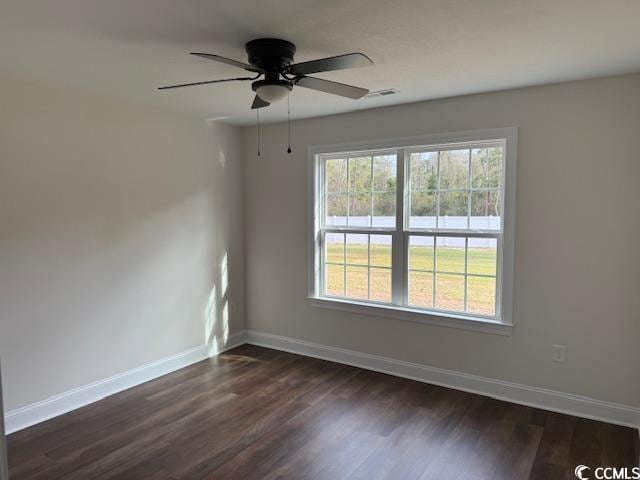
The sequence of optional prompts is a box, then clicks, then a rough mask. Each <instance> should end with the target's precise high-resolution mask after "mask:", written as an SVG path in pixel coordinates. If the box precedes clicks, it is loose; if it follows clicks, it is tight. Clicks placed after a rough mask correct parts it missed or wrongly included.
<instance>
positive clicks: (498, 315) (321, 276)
mask: <svg viewBox="0 0 640 480" xmlns="http://www.w3.org/2000/svg"><path fill="white" fill-rule="evenodd" d="M496 146H501V147H502V149H503V150H502V151H503V157H502V177H501V184H500V187H498V188H495V187H491V188H473V187H472V178H471V174H469V179H468V182H469V183H468V188H466V189H436V190H430V192H447V191H465V192H469V194H471V192H474V191H481V192H485V191H498V192H500V193H501V194H502V198H503V202H504V201H506V199H505V192H506V169H507V165H506V162H507V145H506V140H504V139H497V140H487V141H471V142H463V143H456V144H443V145H430V146H426V147H407V148H391V149H382V150H363V151H358V152H344V153H326V154H325V153H322V154H317V155H315V156H314V163H315V164H316V168H315V169H314V171H315V176H316V178H315V180H314V181H315V182H316V188H317V189H318V190H317V196H316V197H315V198H316V200H315V201H316V202H317V203H319V205H317V204H316V205H315V208H314V212H316V215H318V216H319V218H316V224H317V225H318V227H317V233H318V238H317V240H316V248H317V249H319V255H318V254H317V253H318V252H316V258H318V260H319V265H318V266H317V267H316V271H317V276H316V282H317V283H316V292H317V294H319V295H320V296H321V297H325V298H335V299H339V300H344V301H349V300H353V301H355V302H362V301H363V300H362V299H357V298H351V297H347V296H346V284H345V296H344V297H337V296H332V295H329V294H327V293H325V292H326V278H325V274H326V265H327V262H326V258H325V236H326V234H329V233H344V234H345V235H346V234H349V233H353V234H365V233H367V234H376V233H380V234H388V235H391V237H392V260H391V262H392V263H391V288H392V295H391V302H390V303H387V302H379V301H376V300H364V302H366V303H371V304H382V305H388V306H391V307H400V308H405V309H407V308H408V309H412V310H417V311H423V312H424V313H429V312H434V313H444V314H450V315H454V316H460V315H462V316H465V317H475V318H479V319H490V320H498V321H499V320H501V319H502V281H503V241H504V224H505V211H506V207H505V205H504V204H503V206H502V213H501V219H500V229H499V230H479V229H470V228H466V229H462V228H461V229H455V230H452V229H440V228H415V227H413V228H410V226H409V225H410V223H409V217H410V214H411V211H410V210H411V203H410V201H411V198H410V195H411V193H412V191H411V188H410V161H409V159H410V155H411V154H412V153H424V152H441V151H443V150H451V149H470V150H471V149H474V148H486V147H496ZM390 154H395V156H396V212H395V219H396V224H395V226H394V227H374V226H371V225H370V226H355V225H345V226H340V225H327V224H326V218H327V217H326V212H325V208H326V197H327V195H332V194H335V192H332V193H327V191H326V178H325V175H326V173H325V168H326V160H330V159H331V160H333V159H341V158H345V159H347V158H355V157H356V156H371V157H372V162H371V163H372V167H371V168H372V169H373V157H374V156H376V155H390ZM349 170H350V169H349V167H348V164H347V189H350V178H349ZM469 170H471V161H469ZM371 181H372V182H373V175H372V180H371ZM438 186H439V185H438ZM373 190H374V186H373V183H372V185H371V192H373ZM414 192H422V190H415V191H414ZM349 193H350V191H349V190H348V191H347V195H348V194H349ZM368 193H370V192H368ZM470 196H471V195H469V197H470ZM470 201H471V200H470V198H469V203H470ZM348 203H349V202H347V205H348ZM347 208H348V207H347ZM372 213H373V212H372ZM439 213H440V212H439V211H437V212H436V214H437V215H439ZM348 214H349V211H348V210H347V216H348ZM470 216H471V210H470V208H469V207H468V210H467V217H468V218H470ZM347 222H348V220H347ZM468 226H469V222H467V227H468ZM411 236H431V237H434V238H435V237H458V238H466V239H472V238H493V239H495V240H496V248H497V251H496V256H497V259H496V275H495V277H493V276H491V278H495V282H496V288H495V313H494V315H484V314H477V313H472V312H466V311H459V310H446V309H441V308H437V307H436V306H435V302H434V306H433V307H420V306H415V305H410V304H409V289H408V285H409V283H408V282H409V258H408V257H409V239H410V238H411ZM467 244H468V240H466V241H465V245H467ZM467 254H468V252H467V249H466V248H465V257H466V256H467ZM466 265H467V261H466V258H465V273H462V274H460V275H463V276H464V279H465V285H464V295H465V302H464V303H465V305H464V306H465V310H466V308H467V298H466V297H467V281H468V277H469V276H474V277H475V276H478V277H482V275H475V274H471V275H470V274H468V273H467V272H466V270H467V268H468V267H467V266H466ZM434 267H435V266H434ZM345 270H346V259H345ZM436 273H438V272H435V271H434V273H433V275H434V278H435V275H436ZM434 295H435V292H434Z"/></svg>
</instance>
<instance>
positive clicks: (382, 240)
mask: <svg viewBox="0 0 640 480" xmlns="http://www.w3.org/2000/svg"><path fill="white" fill-rule="evenodd" d="M370 265H372V266H374V267H391V235H371V247H370Z"/></svg>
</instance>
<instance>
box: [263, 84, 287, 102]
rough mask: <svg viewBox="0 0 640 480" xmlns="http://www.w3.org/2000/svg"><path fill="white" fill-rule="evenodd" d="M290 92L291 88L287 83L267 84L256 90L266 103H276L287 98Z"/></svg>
mask: <svg viewBox="0 0 640 480" xmlns="http://www.w3.org/2000/svg"><path fill="white" fill-rule="evenodd" d="M290 90H291V86H290V85H289V84H286V83H274V84H269V83H265V84H262V85H259V86H258V87H257V88H256V95H258V96H259V97H260V98H261V99H262V100H264V101H265V102H268V103H275V102H277V101H279V100H282V99H283V98H285V97H286V96H287V95H288V94H289V91H290Z"/></svg>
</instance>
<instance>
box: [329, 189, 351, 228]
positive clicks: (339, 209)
mask: <svg viewBox="0 0 640 480" xmlns="http://www.w3.org/2000/svg"><path fill="white" fill-rule="evenodd" d="M325 208H326V212H327V214H326V218H325V225H346V224H347V196H346V195H343V194H338V195H331V194H329V195H327V204H326V206H325Z"/></svg>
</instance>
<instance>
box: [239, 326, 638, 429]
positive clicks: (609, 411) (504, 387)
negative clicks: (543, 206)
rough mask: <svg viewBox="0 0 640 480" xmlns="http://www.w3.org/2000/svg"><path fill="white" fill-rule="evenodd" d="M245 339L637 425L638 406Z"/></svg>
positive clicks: (276, 339)
mask: <svg viewBox="0 0 640 480" xmlns="http://www.w3.org/2000/svg"><path fill="white" fill-rule="evenodd" d="M245 341H246V343H249V344H252V345H258V346H262V347H267V348H273V349H275V350H282V351H285V352H291V353H296V354H299V355H305V356H308V357H314V358H320V359H323V360H330V361H333V362H338V363H343V364H346V365H352V366H354V367H360V368H364V369H366V370H373V371H376V372H381V373H387V374H390V375H395V376H398V377H404V378H409V379H411V380H417V381H420V382H425V383H431V384H435V385H440V386H443V387H448V388H454V389H456V390H462V391H465V392H471V393H476V394H480V395H485V396H489V397H493V398H497V399H500V400H505V401H508V402H513V403H519V404H522V405H528V406H531V407H536V408H542V409H544V410H550V411H553V412H558V413H565V414H569V415H575V416H578V417H584V418H589V419H593V420H600V421H603V422H607V423H613V424H617V425H623V426H626V427H633V428H638V427H639V426H640V408H635V407H631V406H627V405H621V404H617V403H611V402H605V401H602V400H596V399H593V398H588V397H583V396H580V395H573V394H569V393H564V392H558V391H554V390H549V389H546V388H540V387H532V386H528V385H521V384H517V383H512V382H505V381H502V380H496V379H493V378H487V377H481V376H478V375H471V374H467V373H462V372H456V371H452V370H445V369H441V368H435V367H429V366H426V365H421V364H417V363H411V362H405V361H401V360H395V359H392V358H387V357H381V356H377V355H370V354H367V353H362V352H357V351H354V350H346V349H343V348H337V347H331V346H327V345H321V344H318V343H311V342H306V341H303V340H298V339H295V338H289V337H281V336H278V335H272V334H269V333H263V332H258V331H254V330H247V331H246V337H245Z"/></svg>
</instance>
